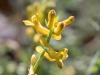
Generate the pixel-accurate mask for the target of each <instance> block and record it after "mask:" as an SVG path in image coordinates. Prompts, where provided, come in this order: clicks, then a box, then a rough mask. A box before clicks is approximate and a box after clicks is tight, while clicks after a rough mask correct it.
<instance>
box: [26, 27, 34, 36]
mask: <svg viewBox="0 0 100 75" xmlns="http://www.w3.org/2000/svg"><path fill="white" fill-rule="evenodd" d="M25 31H26V34H28V35H29V36H33V35H34V30H33V28H32V27H28V28H26V30H25Z"/></svg>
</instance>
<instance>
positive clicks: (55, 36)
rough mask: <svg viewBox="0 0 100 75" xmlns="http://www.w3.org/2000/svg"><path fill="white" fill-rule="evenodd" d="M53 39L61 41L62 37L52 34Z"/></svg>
mask: <svg viewBox="0 0 100 75" xmlns="http://www.w3.org/2000/svg"><path fill="white" fill-rule="evenodd" d="M52 37H53V38H54V39H55V40H60V39H61V38H62V36H61V35H59V36H57V35H54V34H52Z"/></svg>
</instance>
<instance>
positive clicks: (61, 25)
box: [54, 22, 65, 35]
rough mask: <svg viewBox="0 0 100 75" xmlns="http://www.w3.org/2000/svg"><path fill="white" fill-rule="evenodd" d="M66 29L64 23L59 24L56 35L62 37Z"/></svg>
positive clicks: (55, 31)
mask: <svg viewBox="0 0 100 75" xmlns="http://www.w3.org/2000/svg"><path fill="white" fill-rule="evenodd" d="M64 28H65V26H64V23H63V22H60V23H58V25H57V27H56V28H55V29H54V34H55V35H60V34H61V33H62V31H63V29H64Z"/></svg>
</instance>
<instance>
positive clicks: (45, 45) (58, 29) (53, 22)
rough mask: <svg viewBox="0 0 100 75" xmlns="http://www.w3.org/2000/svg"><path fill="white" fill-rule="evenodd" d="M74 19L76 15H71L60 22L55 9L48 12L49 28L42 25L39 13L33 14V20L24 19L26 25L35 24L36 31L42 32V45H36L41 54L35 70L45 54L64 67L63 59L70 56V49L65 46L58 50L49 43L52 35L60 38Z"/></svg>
mask: <svg viewBox="0 0 100 75" xmlns="http://www.w3.org/2000/svg"><path fill="white" fill-rule="evenodd" d="M74 20H75V19H74V16H70V17H69V18H68V19H67V20H64V21H61V22H58V17H56V12H55V10H51V11H50V12H49V13H48V22H47V23H46V26H47V28H46V27H44V26H43V25H41V23H40V22H39V20H38V14H36V15H33V16H32V17H31V20H24V21H23V22H24V23H25V25H27V26H33V27H34V29H35V30H36V32H37V33H39V34H41V36H40V38H39V40H40V43H41V46H37V47H36V51H37V52H39V53H40V54H41V55H40V57H39V58H38V60H37V62H36V63H35V65H34V68H33V71H34V72H35V71H36V69H37V67H38V66H39V64H40V61H41V60H42V59H43V57H44V56H45V57H46V58H47V59H48V60H49V61H51V62H53V61H56V62H57V65H58V67H59V68H62V67H63V62H62V61H63V60H65V59H66V58H67V57H68V54H67V53H68V49H67V48H63V49H61V50H59V51H58V52H57V51H55V50H54V49H53V48H52V47H51V46H50V45H49V41H50V39H51V37H53V38H54V39H55V40H60V39H61V33H62V32H63V30H64V28H65V27H66V26H67V25H69V24H71V23H72V22H73V21H74ZM44 36H46V37H44Z"/></svg>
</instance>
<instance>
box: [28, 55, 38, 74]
mask: <svg viewBox="0 0 100 75" xmlns="http://www.w3.org/2000/svg"><path fill="white" fill-rule="evenodd" d="M35 60H36V56H35V55H34V54H33V55H32V57H31V62H30V69H29V73H28V75H36V74H34V70H33V65H34V63H35Z"/></svg>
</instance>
